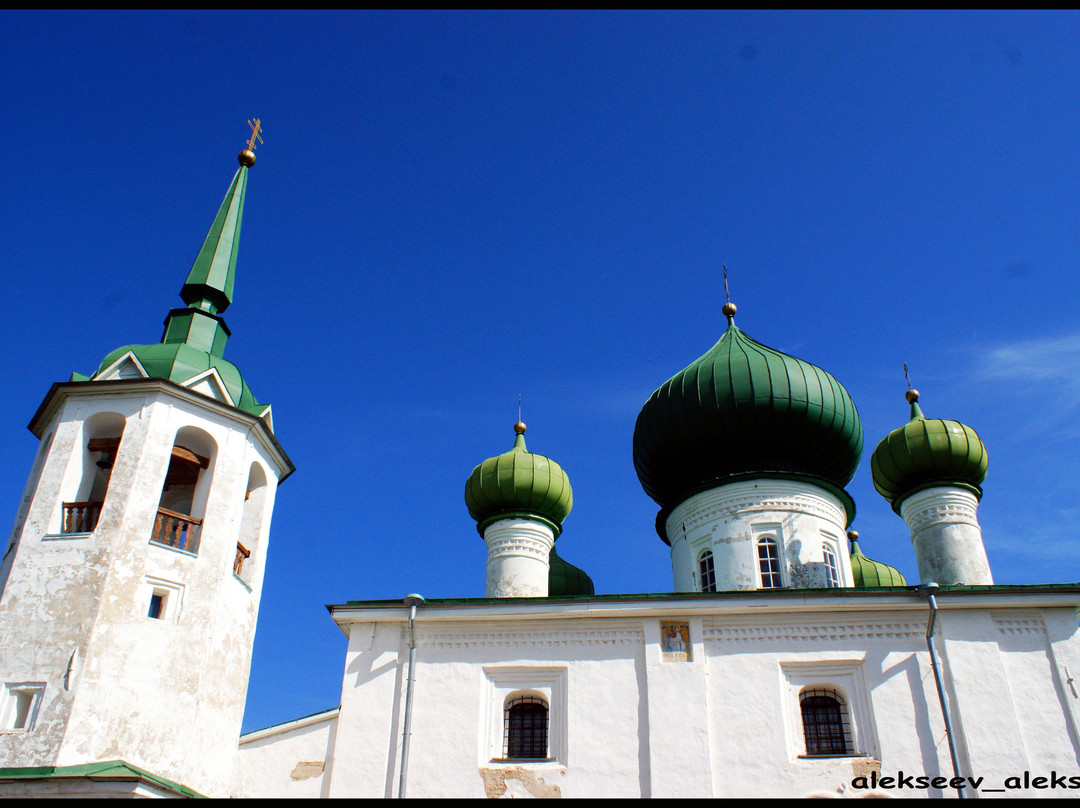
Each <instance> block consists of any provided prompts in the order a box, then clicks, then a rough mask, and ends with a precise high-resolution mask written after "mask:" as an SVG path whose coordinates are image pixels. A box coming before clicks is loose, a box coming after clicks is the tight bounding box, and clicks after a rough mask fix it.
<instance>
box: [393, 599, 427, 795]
mask: <svg viewBox="0 0 1080 808" xmlns="http://www.w3.org/2000/svg"><path fill="white" fill-rule="evenodd" d="M423 602H424V599H423V597H421V596H420V595H406V596H405V605H406V606H408V607H409V671H408V674H407V675H408V678H407V679H406V682H405V729H404V731H403V732H402V735H401V780H400V781H399V782H398V799H403V798H404V797H405V780H406V777H407V776H408V774H409V737H410V736H411V735H412V691H413V666H414V665H415V664H416V631H415V625H414V622H415V620H416V607H417V606H418V605H419V604H421V603H423Z"/></svg>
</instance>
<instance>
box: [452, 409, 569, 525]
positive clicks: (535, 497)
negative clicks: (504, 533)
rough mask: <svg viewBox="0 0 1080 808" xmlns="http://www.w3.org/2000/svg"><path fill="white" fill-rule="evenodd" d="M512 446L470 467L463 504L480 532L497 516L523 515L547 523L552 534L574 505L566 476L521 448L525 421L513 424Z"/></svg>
mask: <svg viewBox="0 0 1080 808" xmlns="http://www.w3.org/2000/svg"><path fill="white" fill-rule="evenodd" d="M514 431H515V432H516V433H517V437H516V438H515V440H514V448H513V449H511V450H510V451H509V452H505V453H504V454H501V455H499V456H497V457H490V458H488V459H487V460H485V461H484V462H483V463H481V464H480V465H479V466H477V467H476V468H474V469H473V471H472V474H470V475H469V479H468V481H467V482H466V483H465V504H466V505H467V506H468V508H469V515H470V516H472V518H473V519H475V520H476V529H477V530H478V531H479V532H480V535H481V536H483V535H484V530H485V528H487V526H488V525H489V524H491V523H492V522H494V521H496V520H497V519H508V518H512V517H514V516H524V517H528V518H530V519H539V520H540V521H541V522H545V523H547V524H548V525H549V526H550V527H551V528H552V529H553V530H554V531H555V536H556V537H558V535H559V534H560V533H561V532H562V522H563V520H564V519H565V518H566V517H567V515H568V514H569V513H570V509H571V508H572V507H573V504H574V495H573V491H572V490H571V489H570V478H569V477H567V476H566V472H565V471H563V470H562V467H561V466H560V465H559V464H558V463H556V462H555V461H554V460H549V459H548V458H546V457H544V456H543V455H538V454H533V453H532V452H530V451H528V450H526V448H525V424H523V423H521V422H520V421H518V422H517V423H516V424H514Z"/></svg>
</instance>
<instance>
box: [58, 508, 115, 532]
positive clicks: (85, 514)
mask: <svg viewBox="0 0 1080 808" xmlns="http://www.w3.org/2000/svg"><path fill="white" fill-rule="evenodd" d="M104 504H105V503H104V502H65V503H63V506H64V522H63V525H62V526H61V528H60V532H61V533H92V532H93V530H94V528H96V527H97V523H98V517H99V516H101V506H102V505H104Z"/></svg>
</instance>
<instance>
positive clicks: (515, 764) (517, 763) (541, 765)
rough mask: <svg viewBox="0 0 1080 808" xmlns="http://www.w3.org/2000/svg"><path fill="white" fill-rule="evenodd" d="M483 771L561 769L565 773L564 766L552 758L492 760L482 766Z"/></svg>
mask: <svg viewBox="0 0 1080 808" xmlns="http://www.w3.org/2000/svg"><path fill="white" fill-rule="evenodd" d="M483 768H485V769H512V768H521V769H561V770H562V771H566V764H565V763H563V762H562V761H559V760H555V759H554V758H546V759H545V758H520V759H510V758H492V759H491V760H490V761H488V762H487V763H486V764H484V765H483Z"/></svg>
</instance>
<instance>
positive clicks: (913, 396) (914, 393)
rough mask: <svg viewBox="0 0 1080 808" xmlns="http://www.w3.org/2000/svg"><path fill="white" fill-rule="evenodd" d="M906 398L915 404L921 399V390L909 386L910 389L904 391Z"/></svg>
mask: <svg viewBox="0 0 1080 808" xmlns="http://www.w3.org/2000/svg"><path fill="white" fill-rule="evenodd" d="M904 398H905V399H907V403H908V404H914V403H915V402H916V401H918V400H919V391H918V390H916V389H915V388H914V387H909V388H908V391H907V392H906V393H904Z"/></svg>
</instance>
